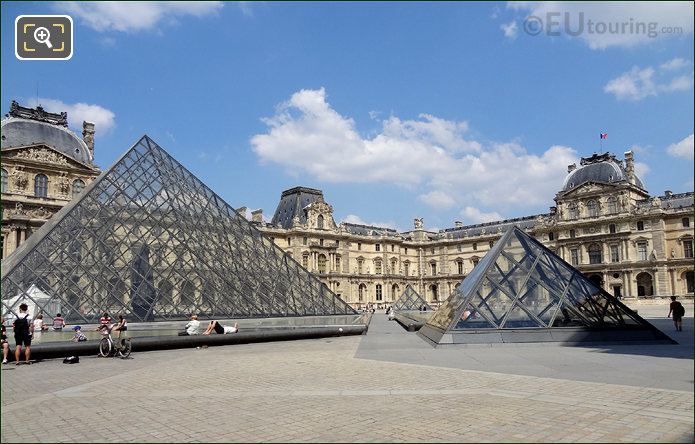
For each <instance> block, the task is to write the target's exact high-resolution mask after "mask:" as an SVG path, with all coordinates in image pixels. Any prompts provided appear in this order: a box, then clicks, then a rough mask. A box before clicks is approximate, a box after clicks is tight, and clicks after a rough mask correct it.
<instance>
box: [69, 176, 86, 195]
mask: <svg viewBox="0 0 695 444" xmlns="http://www.w3.org/2000/svg"><path fill="white" fill-rule="evenodd" d="M82 190H84V181H83V180H82V179H75V181H74V182H73V183H72V197H75V196H77V195H78V194H80V193H81V192H82Z"/></svg>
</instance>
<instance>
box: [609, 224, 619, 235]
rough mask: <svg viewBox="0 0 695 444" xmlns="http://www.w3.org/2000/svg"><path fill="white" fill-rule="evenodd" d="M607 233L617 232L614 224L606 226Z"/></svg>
mask: <svg viewBox="0 0 695 444" xmlns="http://www.w3.org/2000/svg"><path fill="white" fill-rule="evenodd" d="M608 231H609V232H610V233H611V234H615V233H616V231H618V230H616V227H615V224H610V225H608Z"/></svg>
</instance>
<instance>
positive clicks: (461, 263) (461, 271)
mask: <svg viewBox="0 0 695 444" xmlns="http://www.w3.org/2000/svg"><path fill="white" fill-rule="evenodd" d="M456 266H457V267H458V272H459V274H463V261H456Z"/></svg>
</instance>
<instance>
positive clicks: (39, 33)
mask: <svg viewBox="0 0 695 444" xmlns="http://www.w3.org/2000/svg"><path fill="white" fill-rule="evenodd" d="M50 38H51V33H50V32H49V31H48V29H46V28H44V27H43V26H39V27H38V28H36V30H35V31H34V40H36V41H37V42H39V43H45V44H46V46H48V47H49V48H53V45H51V41H50V40H49V39H50Z"/></svg>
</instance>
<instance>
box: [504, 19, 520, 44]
mask: <svg viewBox="0 0 695 444" xmlns="http://www.w3.org/2000/svg"><path fill="white" fill-rule="evenodd" d="M500 28H501V29H502V31H503V32H504V36H505V37H507V38H508V39H511V40H514V39H515V38H516V35H517V33H518V31H519V29H518V28H517V25H516V20H512V21H511V22H509V23H507V24H503V25H501V26H500Z"/></svg>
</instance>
